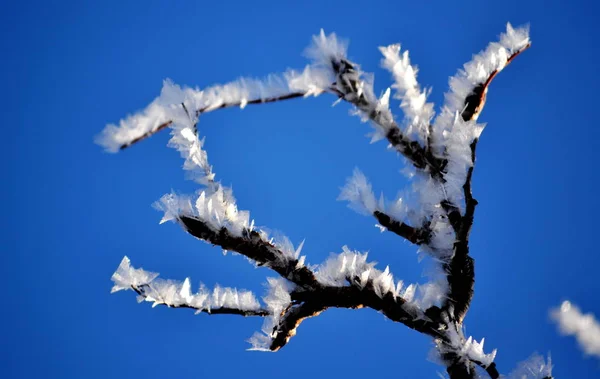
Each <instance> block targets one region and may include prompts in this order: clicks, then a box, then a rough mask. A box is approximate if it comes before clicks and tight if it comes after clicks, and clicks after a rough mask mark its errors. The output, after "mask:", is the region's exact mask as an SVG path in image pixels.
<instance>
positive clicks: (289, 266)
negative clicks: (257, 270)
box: [179, 215, 319, 288]
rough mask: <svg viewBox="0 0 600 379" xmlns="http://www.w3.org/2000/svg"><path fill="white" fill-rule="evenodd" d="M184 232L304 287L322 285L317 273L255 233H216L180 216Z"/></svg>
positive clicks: (196, 221) (225, 230)
mask: <svg viewBox="0 0 600 379" xmlns="http://www.w3.org/2000/svg"><path fill="white" fill-rule="evenodd" d="M179 221H180V222H181V224H182V225H183V227H184V228H185V230H186V231H187V232H188V233H189V234H191V235H193V236H194V237H196V238H199V239H201V240H203V241H207V242H209V243H211V244H213V245H217V246H220V247H221V248H223V249H224V250H231V251H235V252H237V253H240V254H242V255H244V256H246V257H248V258H250V259H251V260H253V261H255V262H256V263H257V264H258V265H260V266H266V267H269V268H271V269H272V270H273V271H275V272H277V273H278V274H279V275H281V276H282V277H283V278H286V279H288V280H290V281H291V282H293V283H295V284H296V285H298V286H301V287H303V288H315V287H318V286H319V284H318V282H317V280H316V279H315V276H314V273H313V272H312V271H311V270H310V269H309V268H308V267H306V266H304V265H302V264H301V262H299V261H298V260H297V259H293V258H289V257H287V256H285V254H284V253H283V252H282V251H281V250H279V249H278V248H277V247H275V246H274V245H272V244H271V243H269V242H266V241H264V240H263V239H262V238H261V236H260V234H259V233H258V232H256V231H254V230H248V229H245V230H244V232H243V233H242V236H241V237H238V236H235V235H233V234H231V233H230V232H229V231H228V230H227V229H226V228H221V229H220V230H219V231H215V230H214V229H213V228H211V227H210V226H208V225H207V224H206V222H204V221H202V220H199V219H196V218H192V217H187V216H183V215H182V216H179Z"/></svg>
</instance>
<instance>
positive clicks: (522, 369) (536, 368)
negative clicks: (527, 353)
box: [507, 354, 552, 379]
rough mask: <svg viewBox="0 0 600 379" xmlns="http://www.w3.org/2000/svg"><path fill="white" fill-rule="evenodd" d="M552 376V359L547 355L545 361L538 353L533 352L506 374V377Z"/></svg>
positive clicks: (509, 378) (539, 378)
mask: <svg viewBox="0 0 600 379" xmlns="http://www.w3.org/2000/svg"><path fill="white" fill-rule="evenodd" d="M544 378H552V359H551V358H550V356H549V355H548V360H547V361H546V360H545V359H544V357H542V356H541V355H539V354H533V355H532V356H531V357H529V358H528V359H527V360H525V361H523V362H520V363H519V364H518V365H517V368H516V369H514V370H513V371H512V372H511V373H510V374H508V376H507V379H544Z"/></svg>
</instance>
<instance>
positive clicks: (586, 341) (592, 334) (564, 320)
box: [550, 301, 600, 358]
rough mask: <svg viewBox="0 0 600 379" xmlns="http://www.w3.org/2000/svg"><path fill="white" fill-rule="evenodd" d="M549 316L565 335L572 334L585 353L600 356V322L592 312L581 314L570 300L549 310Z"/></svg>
mask: <svg viewBox="0 0 600 379" xmlns="http://www.w3.org/2000/svg"><path fill="white" fill-rule="evenodd" d="M550 316H551V317H552V319H553V320H554V321H555V322H556V323H557V324H558V327H559V328H560V331H561V332H562V333H563V334H565V335H574V336H575V338H576V339H577V342H578V343H579V346H580V347H581V348H582V349H583V351H584V352H585V354H589V355H594V356H596V357H597V358H600V323H599V322H598V320H596V318H595V317H594V315H593V314H591V313H588V314H583V313H581V310H579V308H578V307H577V306H576V305H574V304H572V303H571V302H570V301H564V302H563V303H562V304H561V306H560V308H555V309H552V310H551V311H550Z"/></svg>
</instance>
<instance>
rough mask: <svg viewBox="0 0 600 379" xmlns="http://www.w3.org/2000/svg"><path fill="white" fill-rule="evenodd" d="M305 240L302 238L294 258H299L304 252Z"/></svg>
mask: <svg viewBox="0 0 600 379" xmlns="http://www.w3.org/2000/svg"><path fill="white" fill-rule="evenodd" d="M304 241H305V240H302V242H300V245H298V247H297V248H296V252H295V253H294V258H296V259H298V257H299V256H300V253H301V252H302V248H303V247H304Z"/></svg>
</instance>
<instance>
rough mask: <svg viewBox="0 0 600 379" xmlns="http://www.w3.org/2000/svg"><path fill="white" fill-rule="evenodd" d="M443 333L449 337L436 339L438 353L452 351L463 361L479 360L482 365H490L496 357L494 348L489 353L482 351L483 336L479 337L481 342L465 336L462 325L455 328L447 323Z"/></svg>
mask: <svg viewBox="0 0 600 379" xmlns="http://www.w3.org/2000/svg"><path fill="white" fill-rule="evenodd" d="M444 335H445V336H446V337H447V338H448V339H449V342H441V340H438V341H437V345H438V346H437V348H438V351H439V352H440V353H446V352H452V353H454V354H456V355H457V356H458V357H459V358H460V359H463V360H464V361H465V363H466V362H469V361H474V362H479V364H481V365H482V366H484V367H487V366H489V365H491V364H492V362H494V359H495V358H496V353H497V350H496V349H494V350H493V351H492V352H491V353H489V354H486V353H485V352H484V351H483V344H484V342H485V339H484V338H482V339H481V342H477V340H475V339H474V338H473V337H469V338H465V336H464V332H463V330H462V326H457V327H456V328H455V327H454V325H453V324H449V328H448V329H447V330H446V331H445V333H444Z"/></svg>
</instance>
